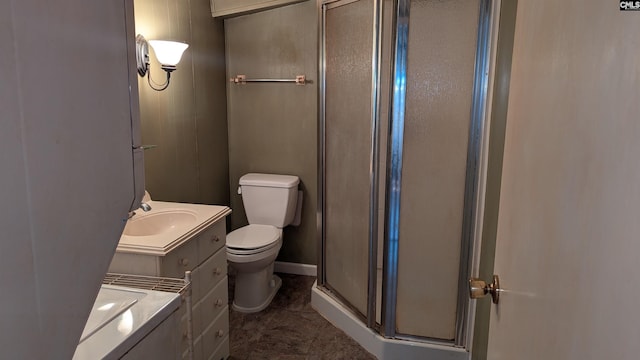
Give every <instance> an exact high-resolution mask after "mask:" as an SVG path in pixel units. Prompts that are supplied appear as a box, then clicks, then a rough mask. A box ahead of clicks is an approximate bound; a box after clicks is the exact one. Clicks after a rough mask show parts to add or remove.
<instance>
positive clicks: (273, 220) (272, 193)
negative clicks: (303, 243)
mask: <svg viewBox="0 0 640 360" xmlns="http://www.w3.org/2000/svg"><path fill="white" fill-rule="evenodd" d="M299 182H300V179H298V177H297V176H292V175H275V174H255V173H253V174H246V175H244V176H242V177H241V178H240V188H241V191H242V202H243V204H244V210H245V212H246V214H247V220H249V224H260V225H272V226H276V227H278V228H283V227H285V226H287V225H289V224H291V222H292V221H293V218H294V216H295V212H296V204H297V201H298V183H299Z"/></svg>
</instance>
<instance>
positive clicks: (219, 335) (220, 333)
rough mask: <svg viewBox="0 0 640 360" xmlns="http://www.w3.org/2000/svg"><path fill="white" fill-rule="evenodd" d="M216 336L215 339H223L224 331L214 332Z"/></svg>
mask: <svg viewBox="0 0 640 360" xmlns="http://www.w3.org/2000/svg"><path fill="white" fill-rule="evenodd" d="M216 336H217V337H223V336H224V330H218V332H216Z"/></svg>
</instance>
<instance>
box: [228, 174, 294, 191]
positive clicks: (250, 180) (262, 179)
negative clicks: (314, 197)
mask: <svg viewBox="0 0 640 360" xmlns="http://www.w3.org/2000/svg"><path fill="white" fill-rule="evenodd" d="M299 182H300V179H299V178H298V177H297V176H293V175H276V174H257V173H251V174H246V175H244V176H242V177H241V178H240V185H249V186H264V187H278V188H292V187H296V186H298V183H299Z"/></svg>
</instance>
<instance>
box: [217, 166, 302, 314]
mask: <svg viewBox="0 0 640 360" xmlns="http://www.w3.org/2000/svg"><path fill="white" fill-rule="evenodd" d="M299 182H300V180H299V179H298V177H297V176H291V175H275V174H255V173H254V174H246V175H244V176H242V177H241V178H240V188H239V193H241V194H242V202H243V204H244V209H245V212H246V214H247V220H248V221H249V225H247V226H244V227H241V228H239V229H236V230H234V231H232V232H231V233H229V234H227V261H228V262H229V265H230V266H231V268H233V269H234V270H235V272H236V277H235V292H234V298H233V304H232V308H233V309H234V310H236V311H239V312H243V313H252V312H258V311H261V310H263V309H265V308H266V307H267V306H269V304H270V303H271V300H273V297H274V296H275V294H276V292H277V291H278V289H279V288H280V286H281V285H282V280H281V279H280V278H279V277H278V276H277V275H274V274H273V265H274V262H275V260H276V257H277V256H278V252H279V251H280V248H281V247H282V228H284V227H285V226H287V225H289V224H291V223H292V221H293V219H294V217H295V215H296V206H297V203H298V183H299Z"/></svg>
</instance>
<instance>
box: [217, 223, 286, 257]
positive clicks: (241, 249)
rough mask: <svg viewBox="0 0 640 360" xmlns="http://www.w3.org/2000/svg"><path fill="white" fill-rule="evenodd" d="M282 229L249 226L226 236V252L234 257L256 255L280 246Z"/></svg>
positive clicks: (256, 225) (268, 226) (255, 225)
mask: <svg viewBox="0 0 640 360" xmlns="http://www.w3.org/2000/svg"><path fill="white" fill-rule="evenodd" d="M281 239H282V229H278V228H277V227H275V226H271V225H258V224H251V225H247V226H244V227H241V228H239V229H236V230H234V231H232V232H230V233H229V234H228V235H227V252H228V253H229V254H234V255H252V254H258V253H261V252H264V251H267V250H269V249H272V248H273V247H276V246H278V245H280V240H281Z"/></svg>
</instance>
